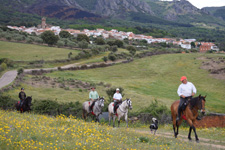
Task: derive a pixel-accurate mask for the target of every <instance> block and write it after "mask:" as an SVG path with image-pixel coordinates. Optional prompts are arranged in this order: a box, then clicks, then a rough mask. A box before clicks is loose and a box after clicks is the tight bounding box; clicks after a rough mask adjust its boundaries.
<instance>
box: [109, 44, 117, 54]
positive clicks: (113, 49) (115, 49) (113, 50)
mask: <svg viewBox="0 0 225 150" xmlns="http://www.w3.org/2000/svg"><path fill="white" fill-rule="evenodd" d="M109 50H110V51H112V52H114V53H115V52H117V51H118V49H117V46H116V45H114V46H111V47H110V48H109Z"/></svg>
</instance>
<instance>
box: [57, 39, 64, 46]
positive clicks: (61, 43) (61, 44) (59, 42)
mask: <svg viewBox="0 0 225 150" xmlns="http://www.w3.org/2000/svg"><path fill="white" fill-rule="evenodd" d="M56 45H57V47H63V46H64V45H65V42H64V41H62V40H59V41H58V42H57V43H56Z"/></svg>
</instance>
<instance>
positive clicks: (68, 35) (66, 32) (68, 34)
mask: <svg viewBox="0 0 225 150" xmlns="http://www.w3.org/2000/svg"><path fill="white" fill-rule="evenodd" d="M59 36H60V37H61V38H69V37H71V34H70V33H69V32H68V31H60V33H59Z"/></svg>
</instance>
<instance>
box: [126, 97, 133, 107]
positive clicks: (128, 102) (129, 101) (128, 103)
mask: <svg viewBox="0 0 225 150" xmlns="http://www.w3.org/2000/svg"><path fill="white" fill-rule="evenodd" d="M125 101H126V102H127V106H128V107H129V108H130V109H132V101H131V98H130V99H129V98H127V99H126V100H125Z"/></svg>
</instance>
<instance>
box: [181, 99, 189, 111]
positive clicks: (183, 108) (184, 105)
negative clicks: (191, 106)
mask: <svg viewBox="0 0 225 150" xmlns="http://www.w3.org/2000/svg"><path fill="white" fill-rule="evenodd" d="M188 101H189V100H188V99H185V102H184V103H183V105H182V106H181V108H180V109H181V111H182V112H183V111H184V110H185V109H186V107H187V105H188V103H189V102H188Z"/></svg>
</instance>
